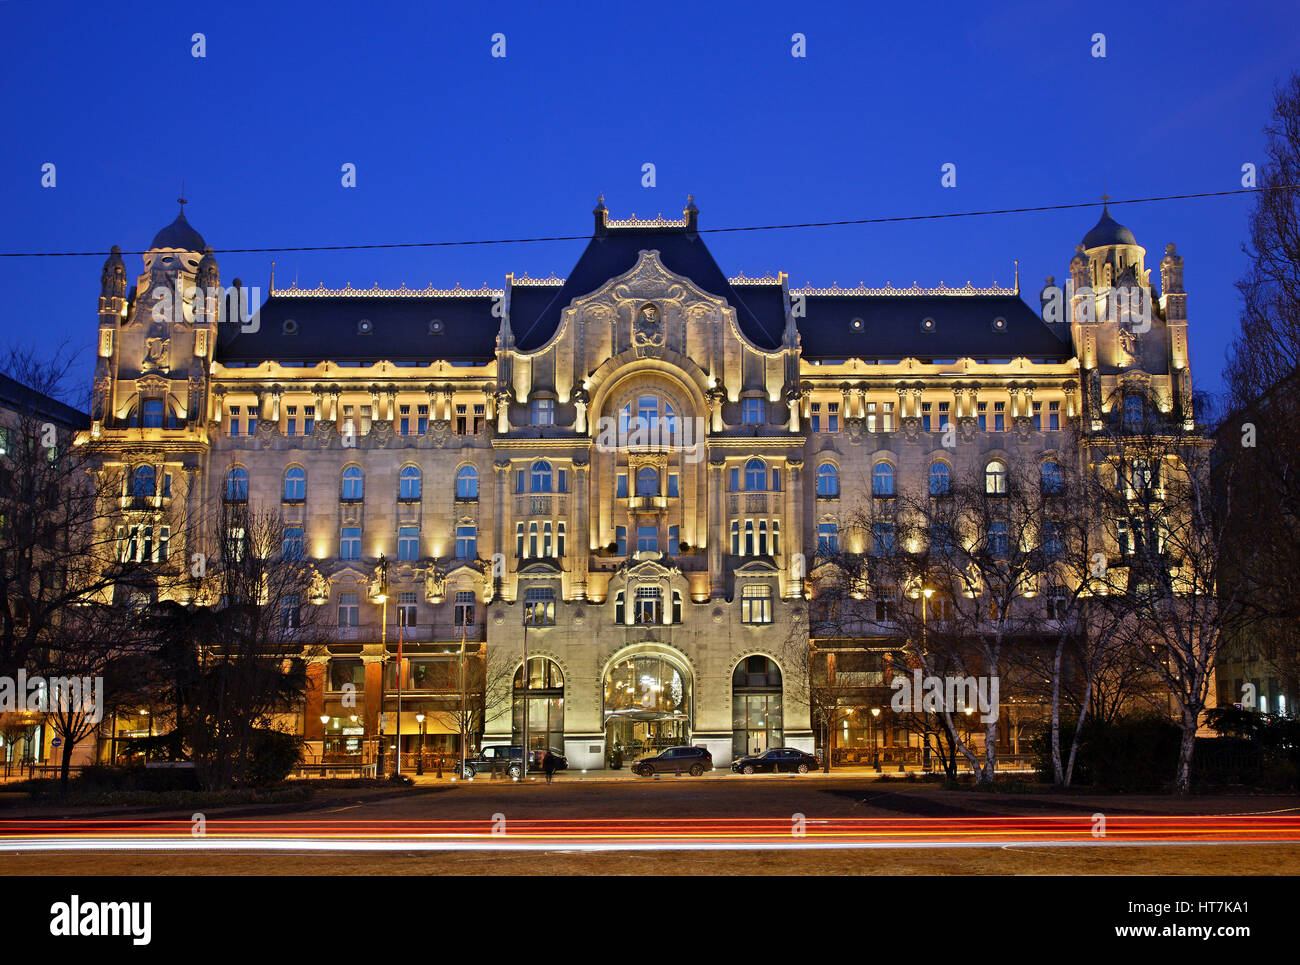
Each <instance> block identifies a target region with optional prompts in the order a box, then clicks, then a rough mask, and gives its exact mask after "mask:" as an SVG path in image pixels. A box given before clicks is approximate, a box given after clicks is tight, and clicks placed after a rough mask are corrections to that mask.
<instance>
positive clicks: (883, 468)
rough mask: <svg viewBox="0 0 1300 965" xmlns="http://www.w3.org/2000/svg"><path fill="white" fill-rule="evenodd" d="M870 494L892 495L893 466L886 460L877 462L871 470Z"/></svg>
mask: <svg viewBox="0 0 1300 965" xmlns="http://www.w3.org/2000/svg"><path fill="white" fill-rule="evenodd" d="M871 494H872V495H873V496H892V495H894V467H893V466H891V465H890V464H889V463H887V462H878V463H876V466H875V468H874V469H872V470H871Z"/></svg>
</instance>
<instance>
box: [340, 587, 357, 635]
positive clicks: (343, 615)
mask: <svg viewBox="0 0 1300 965" xmlns="http://www.w3.org/2000/svg"><path fill="white" fill-rule="evenodd" d="M360 618H361V607H360V605H359V604H358V603H357V595H356V594H355V593H340V594H339V626H341V627H355V626H357V625H358V623H359V622H360Z"/></svg>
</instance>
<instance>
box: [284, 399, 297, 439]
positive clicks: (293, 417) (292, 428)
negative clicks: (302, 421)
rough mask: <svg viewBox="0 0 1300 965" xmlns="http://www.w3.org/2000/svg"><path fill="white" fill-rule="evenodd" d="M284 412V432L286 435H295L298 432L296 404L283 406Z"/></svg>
mask: <svg viewBox="0 0 1300 965" xmlns="http://www.w3.org/2000/svg"><path fill="white" fill-rule="evenodd" d="M284 412H285V415H284V434H285V435H286V436H296V435H297V434H298V407H297V406H296V405H289V406H285V409H284Z"/></svg>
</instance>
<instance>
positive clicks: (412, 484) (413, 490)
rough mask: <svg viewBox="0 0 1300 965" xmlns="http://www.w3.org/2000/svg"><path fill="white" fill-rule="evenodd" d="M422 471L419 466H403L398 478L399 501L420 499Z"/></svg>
mask: <svg viewBox="0 0 1300 965" xmlns="http://www.w3.org/2000/svg"><path fill="white" fill-rule="evenodd" d="M420 482H421V477H420V470H419V467H417V466H403V467H402V471H401V473H400V474H399V475H398V477H397V498H398V499H419V498H420Z"/></svg>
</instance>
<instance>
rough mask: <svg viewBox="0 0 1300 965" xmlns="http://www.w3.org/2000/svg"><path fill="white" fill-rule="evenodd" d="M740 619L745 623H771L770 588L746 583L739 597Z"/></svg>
mask: <svg viewBox="0 0 1300 965" xmlns="http://www.w3.org/2000/svg"><path fill="white" fill-rule="evenodd" d="M740 618H741V620H742V621H743V622H745V623H771V622H772V588H771V587H770V586H768V585H767V584H766V583H748V584H746V585H745V589H744V591H743V593H742V594H741V597H740Z"/></svg>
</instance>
